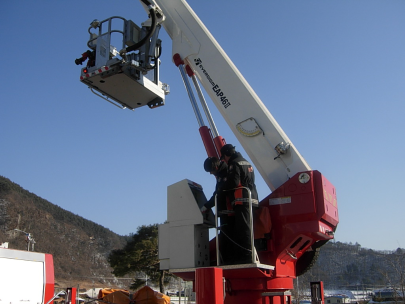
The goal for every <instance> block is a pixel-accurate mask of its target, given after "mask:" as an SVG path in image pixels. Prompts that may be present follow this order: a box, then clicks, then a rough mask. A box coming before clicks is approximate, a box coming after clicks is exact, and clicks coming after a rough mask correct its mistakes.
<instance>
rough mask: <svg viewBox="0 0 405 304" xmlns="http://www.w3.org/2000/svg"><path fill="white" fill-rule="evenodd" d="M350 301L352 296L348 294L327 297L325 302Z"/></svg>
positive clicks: (339, 302) (338, 303) (335, 303)
mask: <svg viewBox="0 0 405 304" xmlns="http://www.w3.org/2000/svg"><path fill="white" fill-rule="evenodd" d="M341 303H350V298H349V297H348V296H346V295H333V296H327V297H325V304H341Z"/></svg>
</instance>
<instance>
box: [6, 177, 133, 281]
mask: <svg viewBox="0 0 405 304" xmlns="http://www.w3.org/2000/svg"><path fill="white" fill-rule="evenodd" d="M14 229H19V230H22V231H26V232H28V233H31V234H32V235H33V237H34V240H35V242H36V243H35V251H37V252H45V253H50V254H52V255H53V258H54V264H55V279H56V282H57V283H58V284H59V285H61V286H64V285H66V286H77V285H78V284H80V283H81V285H84V284H85V283H90V285H91V286H93V284H94V286H97V285H102V286H106V285H108V284H113V285H114V284H116V283H117V281H116V280H115V281H114V280H113V279H111V278H112V274H111V272H112V268H110V266H109V265H108V262H107V256H108V254H109V253H110V251H111V250H113V249H119V248H122V247H123V246H124V245H125V244H126V240H127V239H128V237H124V236H120V235H117V234H115V233H114V232H112V231H110V230H108V229H106V228H104V227H103V226H101V225H98V224H96V223H94V222H92V221H89V220H86V219H85V218H83V217H81V216H79V215H75V214H73V213H72V212H69V211H66V210H64V209H62V208H60V207H58V206H56V205H54V204H52V203H50V202H48V201H47V200H45V199H43V198H40V197H38V196H37V195H35V194H33V193H31V192H29V191H27V190H24V189H23V188H21V187H20V186H19V185H17V184H16V183H14V182H12V181H10V180H9V179H7V178H5V177H2V176H0V243H2V242H9V248H12V249H21V250H27V243H26V241H25V236H24V234H23V233H21V232H18V231H15V230H14Z"/></svg>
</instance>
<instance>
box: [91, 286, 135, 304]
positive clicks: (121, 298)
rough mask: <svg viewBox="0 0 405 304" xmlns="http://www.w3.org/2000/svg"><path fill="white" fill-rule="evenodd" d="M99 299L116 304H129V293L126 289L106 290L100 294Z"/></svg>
mask: <svg viewBox="0 0 405 304" xmlns="http://www.w3.org/2000/svg"><path fill="white" fill-rule="evenodd" d="M98 298H99V299H103V301H106V302H110V303H114V304H129V302H130V300H129V292H128V290H125V289H112V288H104V289H100V291H99V292H98Z"/></svg>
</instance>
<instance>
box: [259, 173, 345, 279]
mask: <svg viewBox="0 0 405 304" xmlns="http://www.w3.org/2000/svg"><path fill="white" fill-rule="evenodd" d="M260 206H261V207H265V208H269V210H270V216H271V224H272V231H271V235H270V239H269V240H268V241H267V251H262V252H259V256H260V261H261V262H262V263H265V264H269V265H275V267H276V269H275V270H276V276H277V277H284V276H295V264H296V261H297V259H299V257H300V256H301V255H302V254H303V253H304V252H305V251H307V250H308V249H309V250H311V246H313V245H316V243H317V242H319V241H322V242H323V241H327V240H330V239H332V238H333V233H334V231H335V230H336V227H337V224H338V222H339V216H338V209H337V199H336V189H335V187H334V186H333V185H332V184H331V183H330V182H329V181H328V180H327V179H326V178H325V177H324V176H323V175H322V174H321V173H320V172H319V171H307V172H301V173H297V174H296V175H294V176H293V177H292V178H291V179H290V180H288V181H287V182H286V183H284V184H283V185H282V186H281V187H279V188H278V189H276V190H275V191H274V192H273V193H272V194H270V195H269V196H268V197H266V198H265V199H264V200H263V201H261V203H260Z"/></svg>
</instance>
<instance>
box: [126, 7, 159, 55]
mask: <svg viewBox="0 0 405 304" xmlns="http://www.w3.org/2000/svg"><path fill="white" fill-rule="evenodd" d="M149 13H150V15H151V17H152V25H151V27H150V31H149V32H148V34H147V35H146V36H145V37H143V39H142V40H141V41H138V42H137V43H135V44H134V45H131V46H129V47H127V48H126V49H125V51H126V52H131V51H136V50H137V49H139V48H140V47H141V46H142V45H144V44H145V43H146V41H148V40H149V39H150V37H151V36H152V35H153V33H154V32H155V29H156V12H155V10H154V9H153V8H151V9H150V10H149Z"/></svg>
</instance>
